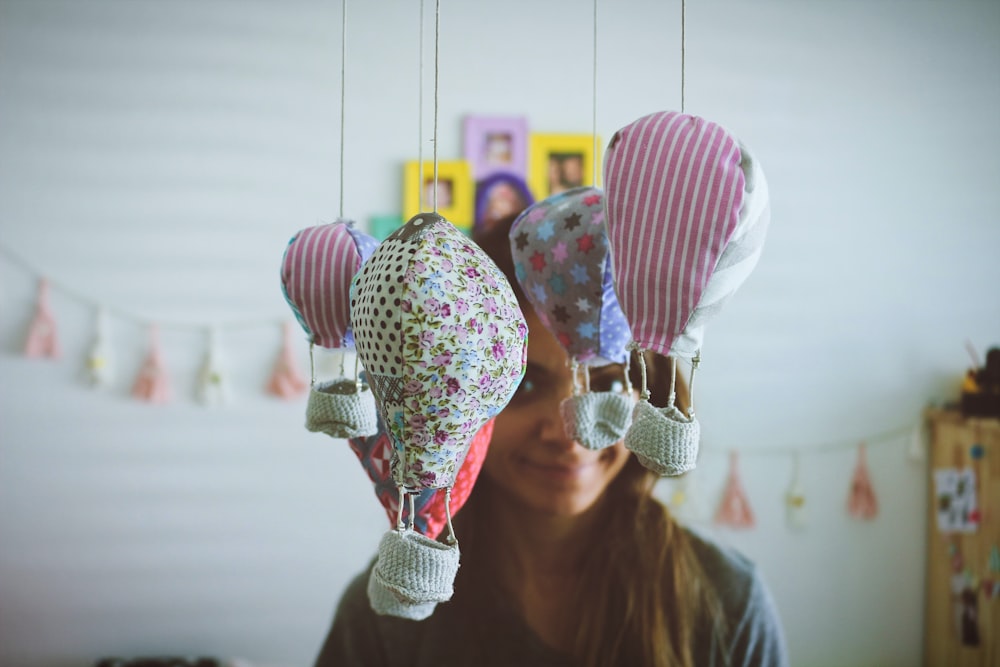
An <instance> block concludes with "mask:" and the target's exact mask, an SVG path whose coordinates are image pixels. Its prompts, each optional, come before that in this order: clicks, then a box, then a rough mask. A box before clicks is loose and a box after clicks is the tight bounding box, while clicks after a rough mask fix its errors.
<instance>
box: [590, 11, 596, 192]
mask: <svg viewBox="0 0 1000 667" xmlns="http://www.w3.org/2000/svg"><path fill="white" fill-rule="evenodd" d="M593 88H594V103H593V119H592V120H593V122H592V127H593V132H594V136H593V141H594V146H593V152H592V153H591V155H593V158H592V160H593V173H592V174H591V181H590V182H591V183H593V184H594V187H597V0H594V76H593Z"/></svg>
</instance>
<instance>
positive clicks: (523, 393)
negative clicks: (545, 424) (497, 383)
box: [512, 377, 537, 401]
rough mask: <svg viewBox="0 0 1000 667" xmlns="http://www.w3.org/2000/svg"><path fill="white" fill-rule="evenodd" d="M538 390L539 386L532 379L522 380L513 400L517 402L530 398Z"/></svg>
mask: <svg viewBox="0 0 1000 667" xmlns="http://www.w3.org/2000/svg"><path fill="white" fill-rule="evenodd" d="M536 389H537V386H536V385H535V381H534V380H532V379H531V378H528V377H525V378H524V379H523V380H521V384H519V385H518V386H517V389H516V390H515V391H514V396H513V399H512V400H515V401H516V400H518V399H522V398H528V397H529V396H531V395H532V394H533V393H534V392H535V390H536Z"/></svg>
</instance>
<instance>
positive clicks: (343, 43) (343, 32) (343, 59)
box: [340, 0, 347, 219]
mask: <svg viewBox="0 0 1000 667" xmlns="http://www.w3.org/2000/svg"><path fill="white" fill-rule="evenodd" d="M346 72H347V0H342V1H341V3H340V218H341V219H342V218H343V217H344V100H345V98H346V94H345V91H346V90H347V88H346V86H345V84H344V75H345V74H346Z"/></svg>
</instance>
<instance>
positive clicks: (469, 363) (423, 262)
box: [351, 213, 528, 619]
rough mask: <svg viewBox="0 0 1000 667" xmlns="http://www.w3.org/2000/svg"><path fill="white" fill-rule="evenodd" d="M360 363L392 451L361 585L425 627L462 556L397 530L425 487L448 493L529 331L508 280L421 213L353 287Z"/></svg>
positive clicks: (521, 360)
mask: <svg viewBox="0 0 1000 667" xmlns="http://www.w3.org/2000/svg"><path fill="white" fill-rule="evenodd" d="M351 320H352V322H353V323H354V335H355V341H356V343H357V350H358V356H359V357H360V358H361V361H362V363H363V364H364V367H365V370H366V373H367V376H368V380H369V382H371V386H372V391H373V392H374V394H375V400H376V405H377V406H378V410H379V414H380V416H381V417H382V420H383V422H384V423H385V424H386V430H387V432H388V434H389V439H390V441H391V443H392V454H391V456H390V462H389V465H390V469H391V473H392V479H393V482H394V484H395V486H396V489H397V498H398V500H397V503H398V504H397V507H398V508H399V514H398V523H397V525H396V527H395V529H393V530H390V531H388V532H387V533H386V534H385V536H384V537H383V538H382V541H381V543H380V544H379V550H378V558H377V560H376V562H375V566H374V568H373V569H372V573H371V576H370V578H369V581H368V597H369V601H370V602H371V605H372V608H373V609H374V610H375V611H376V612H377V613H380V614H388V615H393V616H401V617H404V618H410V619H422V618H426V617H427V616H429V615H430V614H431V612H433V610H434V607H435V606H436V605H437V603H438V602H442V601H445V600H448V599H450V598H451V595H452V592H453V584H454V579H455V574H456V572H457V571H458V559H459V548H458V541H457V540H456V538H455V534H454V532H453V531H452V530H451V528H450V521H448V522H447V523H448V524H449V532H448V536H447V540H446V541H445V542H439V541H436V540H433V539H431V538H430V537H428V536H427V535H424V534H422V533H420V532H419V531H417V530H414V526H413V521H412V518H413V517H414V516H415V513H414V512H413V511H412V508H411V512H410V514H409V516H410V517H411V521H410V524H409V525H407V524H406V523H405V522H404V520H403V519H404V517H403V514H402V509H403V507H404V504H409V503H411V502H415V497H416V496H418V495H419V494H420V493H421V492H422V491H423V490H425V489H445V490H446V491H445V503H444V505H445V510H446V515H449V516H450V502H449V498H448V495H449V491H448V489H450V488H451V487H452V486H453V485H454V484H455V483H456V478H457V476H458V473H459V470H460V469H461V467H462V464H463V461H464V460H465V458H466V455H467V453H468V451H469V447H470V443H471V441H472V439H473V437H474V436H475V435H476V433H477V432H479V431H480V429H481V427H482V426H483V424H485V423H486V422H487V421H489V420H490V419H492V418H493V417H494V416H495V415H496V414H497V413H499V412H500V410H502V409H503V407H504V406H505V405H506V404H507V402H508V401H509V400H510V398H511V396H513V394H514V391H515V389H516V388H517V386H518V384H519V383H520V381H521V378H522V377H523V376H524V365H525V359H526V353H527V347H526V342H527V331H528V328H527V325H526V323H525V321H524V316H523V314H522V313H521V311H520V308H519V307H518V305H517V300H516V299H515V297H514V293H513V290H511V287H510V284H509V283H508V282H507V280H506V278H505V277H504V275H503V273H501V271H500V269H498V268H497V266H496V265H495V264H494V263H493V261H492V260H491V259H490V258H489V257H488V256H487V255H486V253H485V252H483V251H482V249H481V248H479V246H477V245H476V244H475V243H473V242H472V241H471V240H469V239H468V238H467V237H466V236H465V235H464V234H462V233H461V232H459V231H458V229H456V228H455V226H454V225H452V224H451V223H450V222H448V221H447V220H445V219H444V218H442V217H441V216H439V215H437V214H436V213H420V214H418V215H416V216H414V217H413V218H411V219H410V221H409V222H407V223H406V224H405V225H403V226H402V227H400V228H399V229H398V230H396V231H395V232H394V233H393V234H392V235H390V236H389V237H388V238H387V239H386V240H385V241H383V242H382V244H381V245H379V246H378V248H377V249H376V250H375V252H374V253H373V254H372V256H371V258H370V259H369V260H368V261H367V262H366V263H365V265H364V266H363V267H362V269H361V271H360V272H359V273H358V274H357V276H356V277H355V279H354V285H353V290H352V294H351Z"/></svg>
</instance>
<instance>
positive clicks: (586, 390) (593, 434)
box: [510, 187, 635, 449]
mask: <svg viewBox="0 0 1000 667" xmlns="http://www.w3.org/2000/svg"><path fill="white" fill-rule="evenodd" d="M510 251H511V255H512V257H513V260H514V273H515V277H516V279H517V281H518V283H519V284H520V285H521V288H522V290H523V291H524V294H525V296H526V297H527V299H528V301H529V302H530V303H531V306H532V308H533V309H534V311H535V314H536V315H537V316H538V319H539V320H541V322H542V324H543V325H544V326H545V328H546V329H548V330H549V331H550V332H551V333H552V335H553V336H554V337H555V338H556V340H557V341H558V342H559V344H560V345H561V346H562V347H563V349H564V350H566V354H567V355H568V356H569V362H570V369H571V371H572V374H573V381H574V382H573V389H574V390H573V395H572V396H570V397H568V398H566V399H565V400H564V401H563V402H562V403H561V405H560V406H559V408H560V413H561V415H562V419H563V426H564V428H565V431H566V434H567V436H568V437H570V438H572V439H573V440H576V441H577V442H579V443H580V444H581V445H583V446H584V447H587V448H588V449H603V448H604V447H607V446H609V445H612V444H614V443H616V442H619V441H620V440H621V439H622V437H624V435H625V433H626V432H627V431H628V428H629V426H630V425H631V423H632V410H633V407H634V405H635V399H634V397H633V393H632V386H631V383H630V382H629V378H628V365H627V364H628V360H629V352H628V350H627V349H626V345H627V344H628V342H629V340H630V338H631V335H630V333H629V326H628V322H627V321H626V320H625V314H624V313H623V312H622V309H621V307H619V305H618V299H617V297H616V296H615V290H614V285H613V281H612V273H611V254H610V251H609V250H608V235H607V229H606V227H605V224H604V193H603V192H602V191H601V190H599V189H597V188H594V187H581V188H573V189H572V190H567V191H565V192H561V193H559V194H556V195H553V196H551V197H549V198H547V199H544V200H542V201H540V202H538V203H536V204H534V205H532V206H530V207H528V208H527V209H525V211H524V212H523V213H521V215H519V216H518V217H517V219H516V220H515V221H514V224H513V225H512V226H511V230H510ZM608 364H626V366H625V369H624V373H623V377H622V381H621V382H618V383H616V385H617V386H615V387H612V388H610V390H599V391H591V387H590V372H589V369H590V368H593V367H601V366H606V365H608ZM581 378H582V381H581ZM602 389H603V388H602Z"/></svg>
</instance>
